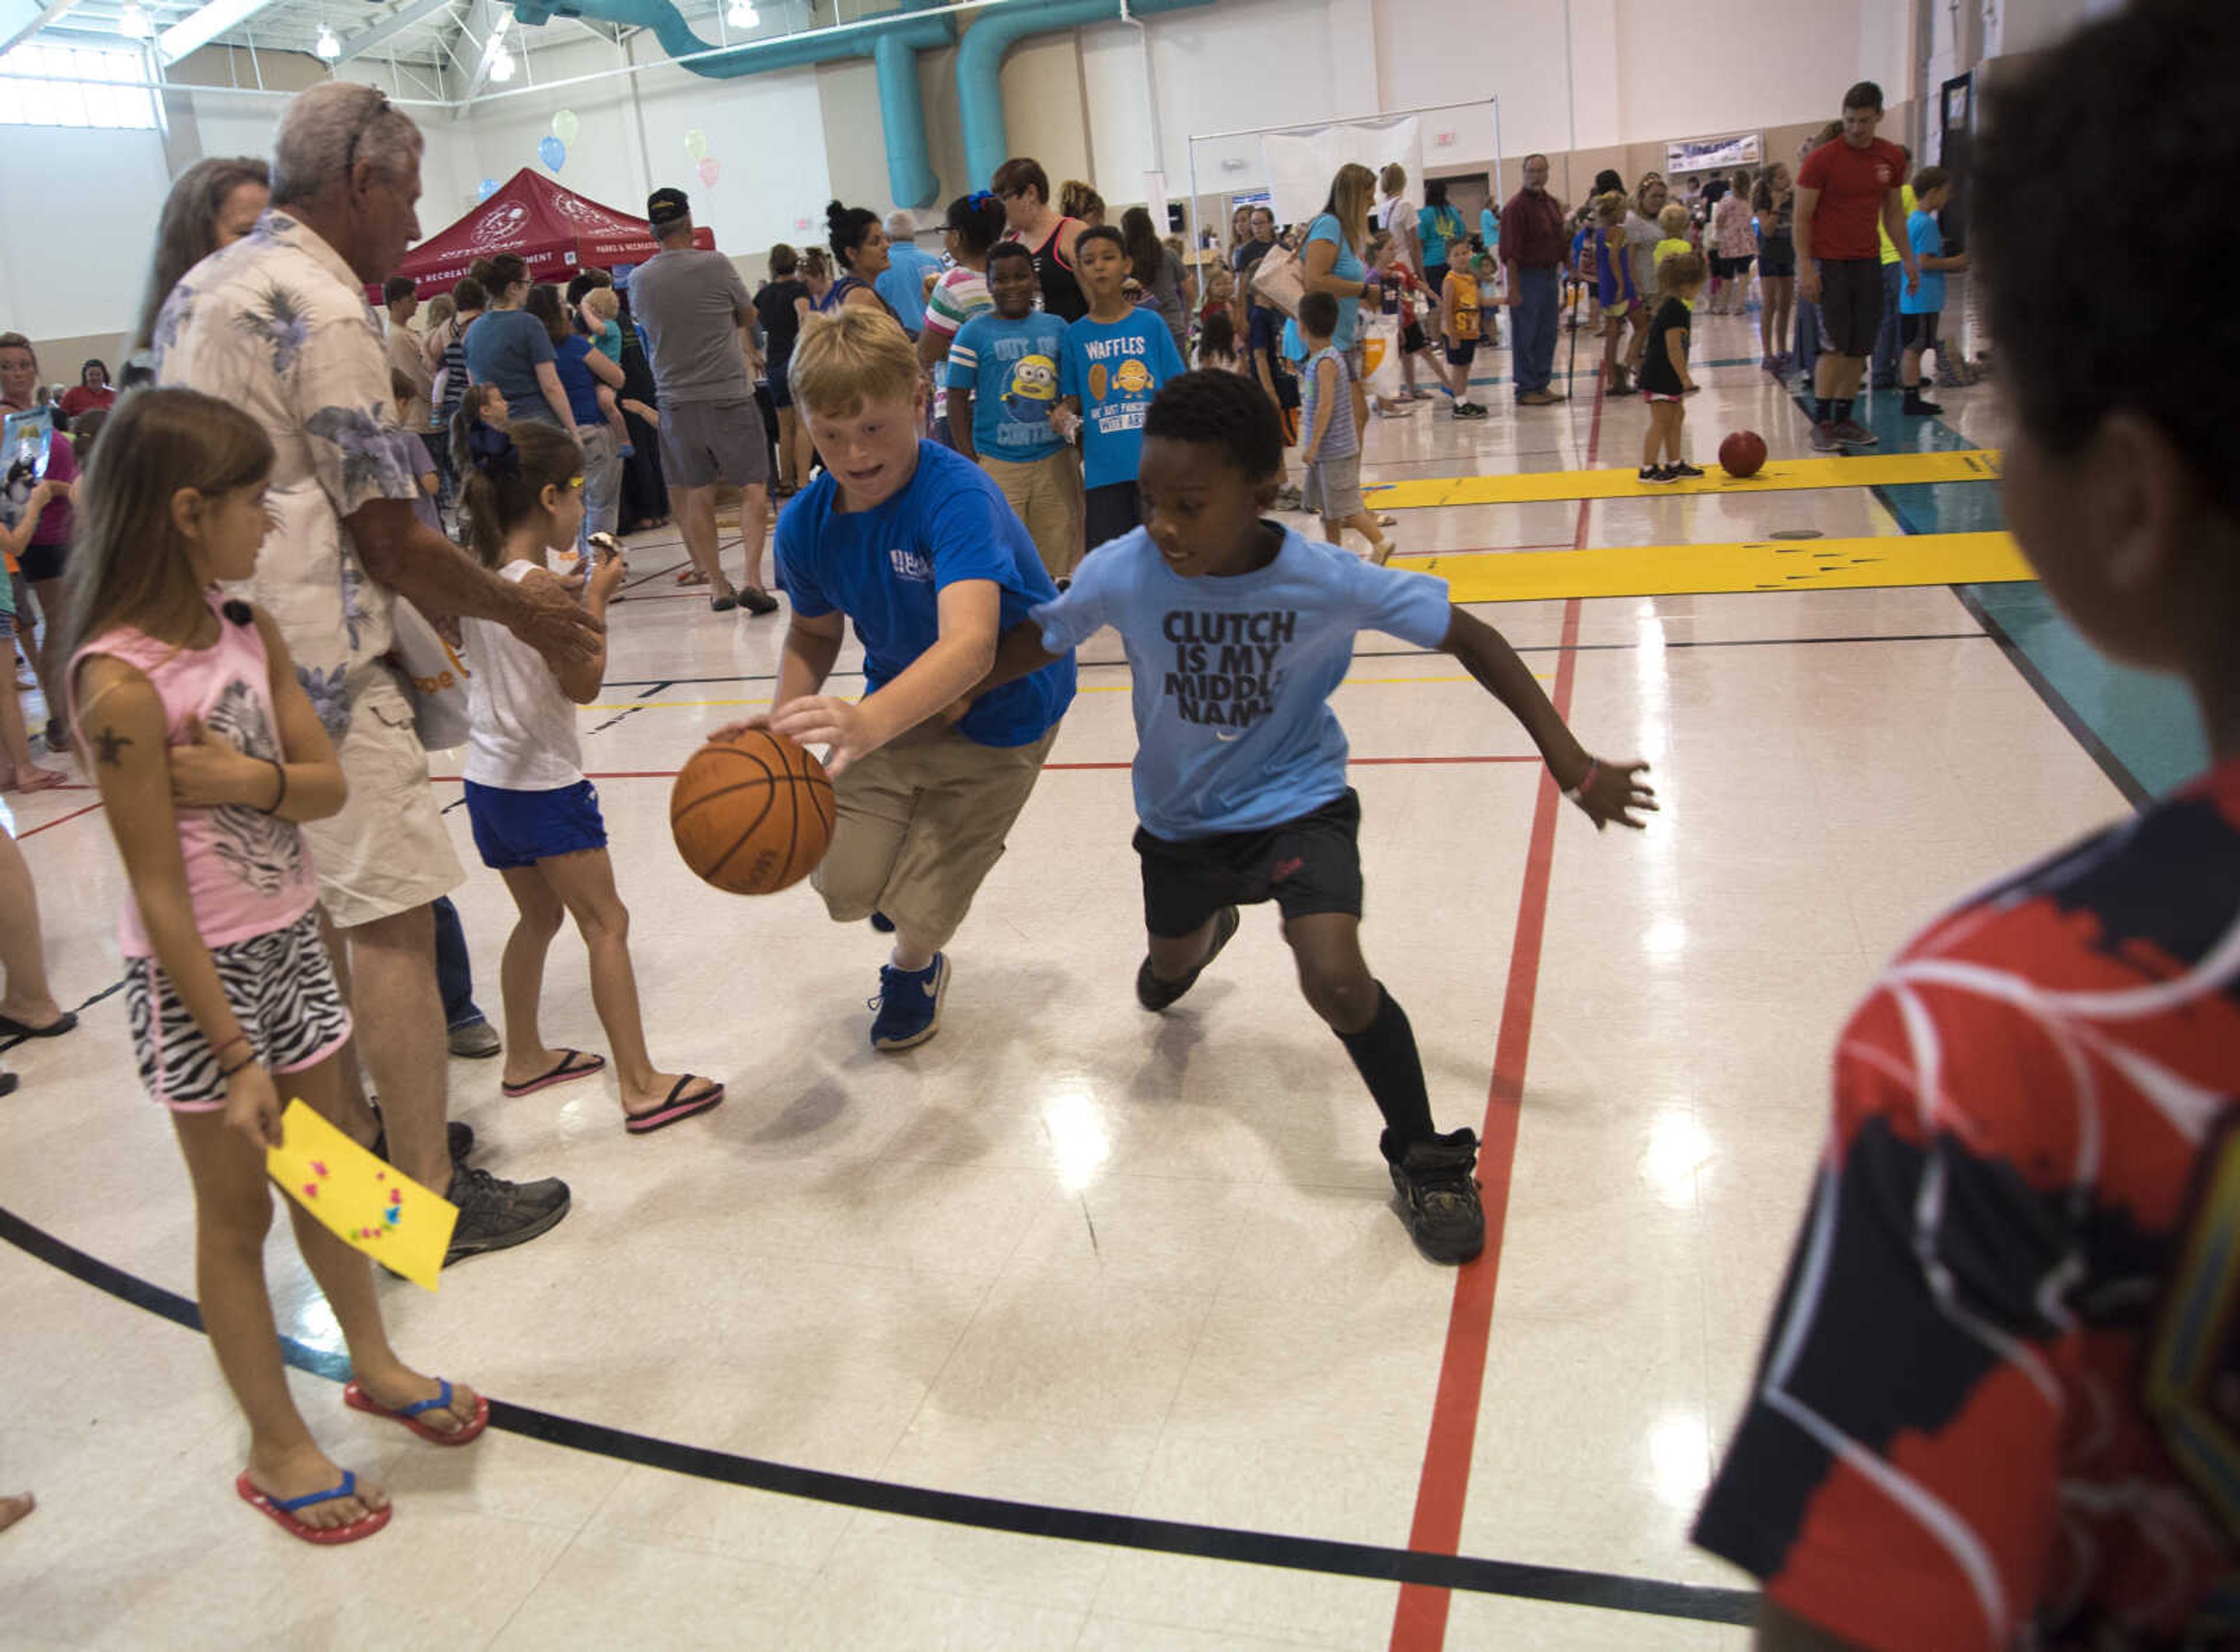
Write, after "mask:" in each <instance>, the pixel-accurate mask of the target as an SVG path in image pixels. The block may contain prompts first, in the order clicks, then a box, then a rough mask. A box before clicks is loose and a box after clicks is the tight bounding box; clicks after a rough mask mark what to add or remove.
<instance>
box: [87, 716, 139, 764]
mask: <svg viewBox="0 0 2240 1652" xmlns="http://www.w3.org/2000/svg"><path fill="white" fill-rule="evenodd" d="M131 743H132V742H131V741H130V740H128V739H127V738H125V737H124V736H123V735H121V734H119V733H117V730H116V729H111V728H109V727H108V726H106V725H105V724H104V725H103V728H102V730H101V732H100V733H99V734H97V735H96V736H94V737H93V744H94V758H95V760H96V761H97V762H99V763H106V764H108V765H109V767H110V768H111V769H121V768H123V766H124V759H123V756H122V755H121V754H122V753H123V750H124V748H125V747H127V746H129V745H130V744H131Z"/></svg>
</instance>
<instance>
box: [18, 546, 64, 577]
mask: <svg viewBox="0 0 2240 1652" xmlns="http://www.w3.org/2000/svg"><path fill="white" fill-rule="evenodd" d="M18 560H19V561H21V562H22V563H23V577H24V578H26V579H28V580H30V582H31V583H33V584H34V585H43V584H45V583H47V582H48V581H49V580H50V579H60V578H61V577H62V576H63V563H67V562H68V561H69V560H70V542H69V541H68V540H64V541H63V543H61V544H58V545H26V546H25V547H24V548H23V556H21V557H20V558H19V559H18Z"/></svg>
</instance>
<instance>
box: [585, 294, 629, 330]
mask: <svg viewBox="0 0 2240 1652" xmlns="http://www.w3.org/2000/svg"><path fill="white" fill-rule="evenodd" d="M583 313H584V314H585V315H586V316H590V318H591V319H592V320H593V321H595V322H597V323H599V325H600V326H602V327H603V326H605V325H606V324H607V323H609V322H610V321H612V320H614V319H615V317H616V316H619V315H621V314H622V313H623V301H622V300H621V299H619V298H617V297H616V296H615V290H614V289H613V288H612V287H594V288H592V289H591V290H590V291H589V292H587V293H585V294H584V295H583Z"/></svg>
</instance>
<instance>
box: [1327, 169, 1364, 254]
mask: <svg viewBox="0 0 2240 1652" xmlns="http://www.w3.org/2000/svg"><path fill="white" fill-rule="evenodd" d="M1376 197H1377V174H1376V173H1374V172H1372V171H1370V170H1369V169H1368V168H1367V167H1365V166H1363V165H1361V164H1360V163H1357V162H1354V161H1348V162H1347V163H1345V164H1344V165H1343V166H1341V167H1340V168H1338V170H1337V177H1334V178H1332V179H1331V180H1330V198H1329V199H1328V200H1326V201H1324V202H1323V211H1325V212H1327V213H1329V214H1330V216H1332V217H1334V218H1336V219H1337V227H1338V230H1339V231H1340V233H1342V234H1343V236H1345V242H1346V245H1348V246H1349V247H1351V248H1352V249H1353V250H1354V254H1355V256H1359V255H1360V254H1361V253H1362V252H1363V251H1364V250H1366V249H1367V247H1368V244H1369V209H1370V205H1371V204H1372V203H1374V202H1375V200H1376Z"/></svg>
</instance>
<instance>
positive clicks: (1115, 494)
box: [1083, 482, 1143, 550]
mask: <svg viewBox="0 0 2240 1652" xmlns="http://www.w3.org/2000/svg"><path fill="white" fill-rule="evenodd" d="M1083 503H1085V505H1086V507H1087V509H1086V511H1085V513H1084V514H1085V515H1086V516H1087V518H1088V529H1089V531H1088V533H1087V535H1086V536H1085V537H1086V539H1087V542H1088V546H1089V549H1090V550H1096V549H1097V547H1098V546H1099V545H1101V544H1103V543H1105V542H1106V541H1107V540H1111V539H1117V538H1119V537H1120V536H1121V535H1122V534H1124V533H1130V532H1132V531H1134V530H1136V529H1137V528H1139V527H1141V526H1143V508H1142V507H1141V506H1140V505H1139V504H1138V503H1137V498H1136V484H1135V483H1132V482H1108V483H1105V484H1104V485H1103V487H1101V488H1091V489H1090V490H1089V491H1088V493H1087V495H1086V496H1084V501H1083Z"/></svg>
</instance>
